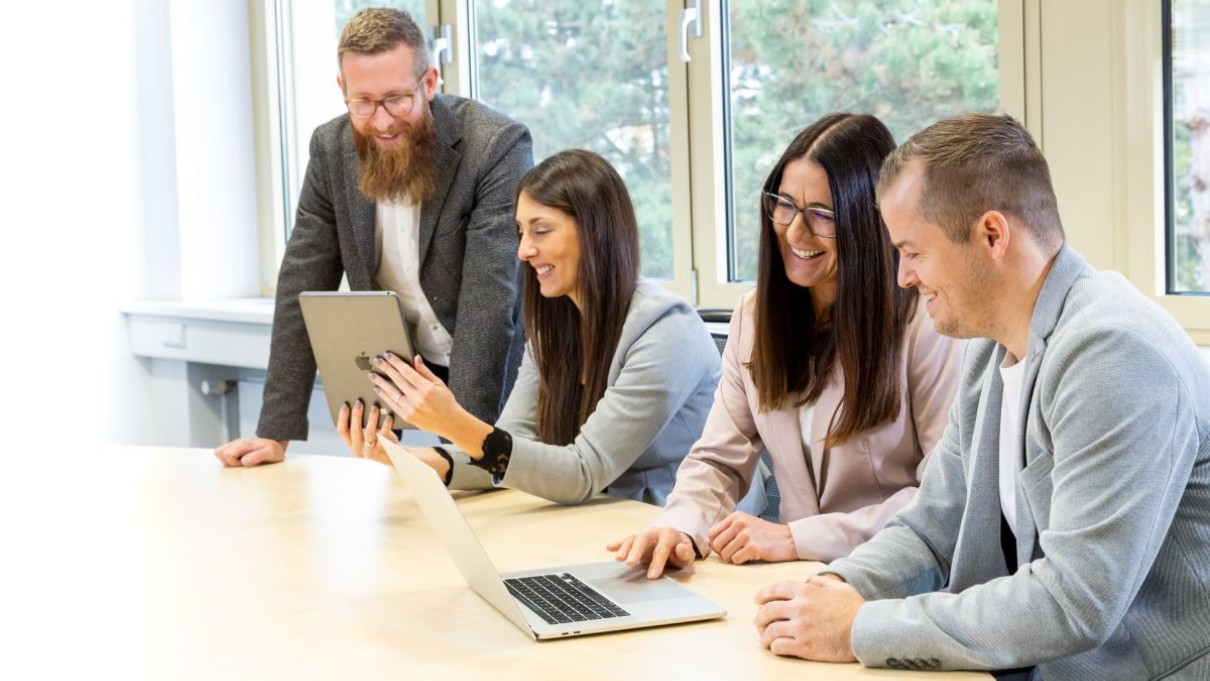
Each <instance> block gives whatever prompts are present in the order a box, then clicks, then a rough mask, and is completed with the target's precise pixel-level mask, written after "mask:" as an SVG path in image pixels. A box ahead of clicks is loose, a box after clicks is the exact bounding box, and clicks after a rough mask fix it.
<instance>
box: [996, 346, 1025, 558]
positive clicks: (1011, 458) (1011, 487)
mask: <svg viewBox="0 0 1210 681" xmlns="http://www.w3.org/2000/svg"><path fill="white" fill-rule="evenodd" d="M1004 362H1005V363H1008V362H1012V364H1009V365H1008V366H1005V365H1004V364H1001V365H1000V380H1002V381H1003V382H1004V399H1003V400H1002V401H1001V402H1000V509H1001V510H1002V511H1003V512H1004V519H1005V520H1007V521H1008V526H1009V527H1010V528H1012V531H1013V534H1014V535H1018V534H1020V533H1019V532H1017V474H1018V473H1019V472H1020V471H1021V467H1022V465H1023V463H1024V462H1023V461H1021V436H1020V432H1021V431H1020V425H1021V413H1020V411H1019V410H1020V408H1021V384H1022V383H1023V382H1024V381H1025V362H1021V361H1018V360H1017V359H1016V358H1015V357H1013V356H1012V355H1011V354H1006V355H1005V356H1004Z"/></svg>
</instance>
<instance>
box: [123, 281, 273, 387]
mask: <svg viewBox="0 0 1210 681" xmlns="http://www.w3.org/2000/svg"><path fill="white" fill-rule="evenodd" d="M120 309H121V312H122V313H123V314H125V315H126V319H127V328H128V331H129V340H130V351H131V353H133V354H134V355H135V356H137V357H146V358H153V359H173V360H180V361H184V362H198V363H202V364H213V365H218V366H230V367H240V368H245V369H262V370H263V369H265V368H267V367H268V365H269V335H270V330H271V329H272V326H273V300H272V299H271V298H242V299H235V300H216V301H207V302H196V303H194V302H181V301H171V300H136V301H131V302H129V303H126V304H125V305H122V306H121V308H120Z"/></svg>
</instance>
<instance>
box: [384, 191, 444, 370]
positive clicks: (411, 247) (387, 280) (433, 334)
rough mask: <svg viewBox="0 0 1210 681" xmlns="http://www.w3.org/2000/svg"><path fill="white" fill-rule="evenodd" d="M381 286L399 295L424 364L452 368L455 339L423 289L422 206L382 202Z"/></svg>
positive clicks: (414, 342) (417, 350)
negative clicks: (421, 258)
mask: <svg viewBox="0 0 1210 681" xmlns="http://www.w3.org/2000/svg"><path fill="white" fill-rule="evenodd" d="M374 248H375V251H376V252H377V255H378V273H377V275H376V279H377V280H378V285H379V286H380V287H382V289H383V290H385V291H394V292H396V293H398V294H399V300H400V302H401V303H402V304H403V317H404V319H406V320H407V322H408V331H410V332H411V334H412V343H413V344H414V345H415V346H416V347H415V348H414V350H415V351H416V352H419V353H420V355H421V356H423V357H424V361H426V362H431V363H434V364H440V365H441V366H447V367H448V366H449V365H450V350H451V349H452V348H453V347H454V339H453V338H452V337H451V336H450V333H449V331H446V330H445V327H444V326H442V325H441V322H440V321H438V319H437V314H436V313H435V312H433V306H432V305H430V304H429V300H428V298H427V297H426V296H425V295H424V290H423V289H421V288H420V205H419V204H416V203H399V202H380V203H378V204H376V206H375V210H374Z"/></svg>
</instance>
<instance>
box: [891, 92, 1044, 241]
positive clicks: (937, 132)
mask: <svg viewBox="0 0 1210 681" xmlns="http://www.w3.org/2000/svg"><path fill="white" fill-rule="evenodd" d="M915 160H920V161H921V162H922V163H923V164H924V192H923V194H922V195H921V197H920V212H921V217H923V218H924V219H925V220H928V221H929V222H933V223H935V224H937V225H938V226H940V227H941V228H942V230H944V231H945V233H946V236H947V237H948V238H949V239H950V241H952V242H954V243H967V242H968V241H970V238H971V233H972V232H971V228H972V227H973V225H974V223H975V221H976V220H978V219H979V216H981V215H983V214H984V213H986V212H987V211H989V210H998V211H1000V212H1002V213H1006V214H1009V215H1012V216H1014V217H1016V218H1017V219H1018V220H1020V221H1021V222H1022V223H1023V224H1024V225H1025V228H1026V229H1028V230H1029V231H1030V233H1032V234H1033V235H1034V238H1035V239H1037V240H1038V242H1039V243H1040V244H1041V245H1043V246H1047V247H1050V248H1054V249H1058V247H1059V246H1061V245H1062V244H1063V242H1064V240H1065V239H1066V237H1065V236H1064V234H1063V223H1062V221H1061V220H1060V219H1059V207H1058V200H1057V199H1056V198H1055V190H1054V186H1053V184H1052V183H1051V179H1050V167H1049V166H1048V165H1047V163H1046V158H1045V157H1043V156H1042V151H1041V150H1040V149H1038V145H1037V144H1035V143H1034V139H1033V137H1031V136H1030V134H1029V131H1027V130H1026V129H1025V127H1024V126H1022V125H1021V124H1020V123H1019V122H1018V121H1017V120H1016V119H1014V118H1013V117H1012V116H1006V115H1005V116H997V115H993V114H985V113H968V114H963V115H961V116H954V117H952V118H947V119H945V120H942V121H939V122H937V123H934V124H933V125H930V126H929V127H927V128H925V129H924V130H921V131H920V132H918V133H916V134H915V135H912V136H911V137H909V138H908V140H907V141H906V142H904V143H903V144H901V145H899V148H898V149H896V150H895V151H894V152H892V153H891V155H890V156H888V157H887V158H886V161H884V162H883V164H882V171H881V174H880V176H879V179H878V197H879V199H881V198H882V195H883V193H884V192H885V191H886V190H887V188H889V187H890V186H891V184H892V183H894V181H895V179H896V178H897V177H898V176H899V174H900V173H901V172H902V171H903V169H904V167H905V166H906V165H907V164H908V163H909V162H911V161H915Z"/></svg>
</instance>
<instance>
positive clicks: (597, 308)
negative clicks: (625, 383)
mask: <svg viewBox="0 0 1210 681" xmlns="http://www.w3.org/2000/svg"><path fill="white" fill-rule="evenodd" d="M521 192H525V194H526V196H528V197H529V198H530V199H531V200H533V201H535V202H537V203H540V204H542V205H544V206H549V207H551V208H557V209H558V210H560V211H562V212H564V213H566V214H567V215H569V216H570V217H571V218H572V219H573V220H575V223H576V230H577V234H578V236H579V239H580V263H579V280H578V283H577V286H576V289H577V293H578V295H579V298H580V304H581V305H582V306H583V309H582V310H578V309H576V306H575V305H574V304H573V303H572V302H571V299H570V298H568V297H567V296H561V297H558V298H544V297H542V294H541V292H540V290H539V288H538V277H537V274H536V273H535V272H534V270H533V268H530V267H523V268H522V269H523V270H524V272H525V273H524V275H523V276H524V278H525V333H526V335H527V336H528V338H529V343H530V348H531V349H532V352H533V355H534V360H535V364H536V365H537V368H538V408H537V414H536V426H537V432H538V439H539V440H541V441H542V442H545V443H548V444H555V445H566V444H570V443H571V441H572V440H574V439H575V437H576V435H577V434H578V433H579V432H580V427H581V426H583V425H584V422H585V421H587V420H588V417H589V415H591V414H592V412H593V410H595V409H596V407H597V402H599V401H600V400H601V397H602V396H603V395H604V394H605V389H606V387H607V386H608V382H609V366H610V364H612V362H613V355H614V352H616V351H617V348H618V340H619V339H620V338H621V336H622V325H623V324H625V322H626V314H627V312H628V311H629V310H630V301H631V298H633V297H634V291H635V287H636V286H637V284H638V276H639V275H638V273H639V227H638V221H637V220H636V219H635V215H634V205H633V204H632V203H631V201H630V194H629V192H627V191H626V185H625V184H624V183H623V182H622V178H621V177H620V176H619V175H618V173H617V171H616V170H614V169H613V166H611V165H609V162H608V161H606V160H605V159H604V158H601V157H600V156H598V155H597V154H594V153H592V152H591V151H585V150H583V149H569V150H567V151H561V152H559V153H557V154H555V155H554V156H551V157H549V158H547V159H546V160H544V161H542V162H541V163H539V164H538V165H537V166H535V167H534V168H533V170H531V171H529V173H527V174H526V175H525V177H523V178H521V182H520V184H519V185H518V187H517V197H520V196H521Z"/></svg>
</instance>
